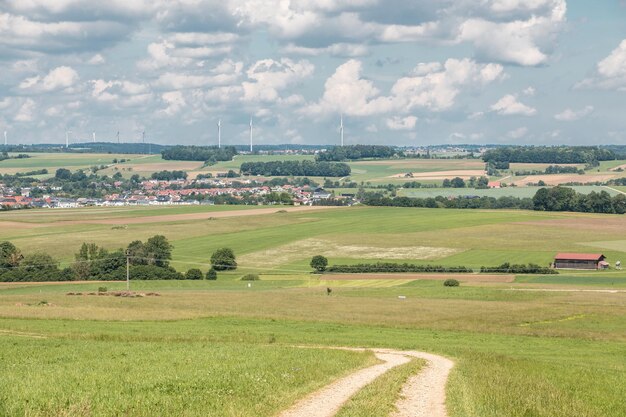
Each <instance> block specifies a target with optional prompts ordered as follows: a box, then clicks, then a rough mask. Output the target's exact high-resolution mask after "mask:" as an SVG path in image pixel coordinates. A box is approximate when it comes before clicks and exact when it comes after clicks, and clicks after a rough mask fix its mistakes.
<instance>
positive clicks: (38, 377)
mask: <svg viewBox="0 0 626 417" xmlns="http://www.w3.org/2000/svg"><path fill="white" fill-rule="evenodd" d="M25 336H26V335H24V336H22V337H15V336H6V335H5V336H2V337H0V416H7V417H13V416H93V417H96V416H103V417H104V416H107V417H108V416H121V415H123V416H215V417H226V416H231V417H245V416H258V417H263V416H271V415H274V414H275V413H276V412H278V411H280V410H282V409H284V408H287V407H288V406H289V405H290V404H292V403H293V402H295V401H296V400H297V399H298V398H300V397H303V396H305V395H306V394H308V393H309V392H311V391H313V390H315V389H317V388H320V387H322V386H324V385H326V384H327V383H330V382H331V381H332V380H334V379H335V378H338V377H341V376H343V375H344V374H347V373H349V372H352V371H353V370H354V369H355V368H360V367H363V366H369V365H372V364H374V363H376V360H375V358H374V357H373V355H372V354H371V353H368V352H345V351H330V350H317V349H297V348H290V347H280V346H267V345H250V344H222V343H202V342H187V343H178V342H175V343H171V342H168V343H158V342H157V343H155V342H107V341H97V340H91V341H79V340H64V339H56V338H55V339H33V338H29V337H25Z"/></svg>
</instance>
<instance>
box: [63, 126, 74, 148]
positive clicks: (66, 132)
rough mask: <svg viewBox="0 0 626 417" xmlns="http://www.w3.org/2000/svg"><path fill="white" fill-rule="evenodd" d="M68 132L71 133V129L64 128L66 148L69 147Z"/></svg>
mask: <svg viewBox="0 0 626 417" xmlns="http://www.w3.org/2000/svg"><path fill="white" fill-rule="evenodd" d="M70 133H72V131H71V130H67V129H65V147H66V148H69V147H70Z"/></svg>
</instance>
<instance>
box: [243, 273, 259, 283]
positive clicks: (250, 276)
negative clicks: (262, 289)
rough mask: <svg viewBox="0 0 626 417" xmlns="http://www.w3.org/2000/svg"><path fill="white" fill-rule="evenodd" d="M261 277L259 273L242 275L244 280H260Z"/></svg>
mask: <svg viewBox="0 0 626 417" xmlns="http://www.w3.org/2000/svg"><path fill="white" fill-rule="evenodd" d="M260 279H261V278H259V275H258V274H246V275H244V276H243V277H241V280H242V281H259V280H260Z"/></svg>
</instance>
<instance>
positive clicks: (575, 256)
mask: <svg viewBox="0 0 626 417" xmlns="http://www.w3.org/2000/svg"><path fill="white" fill-rule="evenodd" d="M605 259H606V256H604V255H602V254H601V253H559V254H557V255H556V256H555V257H554V267H555V268H556V269H603V268H605V267H606V266H608V263H607V262H606V261H605Z"/></svg>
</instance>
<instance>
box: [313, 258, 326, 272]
mask: <svg viewBox="0 0 626 417" xmlns="http://www.w3.org/2000/svg"><path fill="white" fill-rule="evenodd" d="M327 266H328V259H326V257H325V256H322V255H316V256H314V257H313V258H312V259H311V268H313V269H315V270H316V271H317V272H324V271H325V270H326V267H327Z"/></svg>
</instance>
